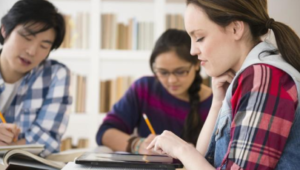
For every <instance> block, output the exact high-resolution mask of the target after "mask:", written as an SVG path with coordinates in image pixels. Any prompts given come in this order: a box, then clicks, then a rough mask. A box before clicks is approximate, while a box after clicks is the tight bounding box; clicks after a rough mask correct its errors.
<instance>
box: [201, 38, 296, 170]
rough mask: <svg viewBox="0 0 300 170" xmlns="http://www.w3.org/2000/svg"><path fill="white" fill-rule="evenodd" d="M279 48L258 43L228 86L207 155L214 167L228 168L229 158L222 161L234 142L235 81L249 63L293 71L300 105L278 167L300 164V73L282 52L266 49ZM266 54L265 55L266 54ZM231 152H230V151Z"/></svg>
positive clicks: (292, 74)
mask: <svg viewBox="0 0 300 170" xmlns="http://www.w3.org/2000/svg"><path fill="white" fill-rule="evenodd" d="M272 50H275V47H273V46H272V45H271V44H268V43H266V42H261V43H260V44H258V45H257V46H255V47H254V48H253V49H252V50H251V51H250V53H249V55H248V56H247V58H246V60H245V62H244V63H243V65H242V67H241V69H240V70H239V71H238V72H237V73H236V75H235V78H234V79H233V81H232V83H231V84H230V86H229V87H228V89H227V92H226V96H225V99H224V101H223V105H222V107H221V109H220V112H219V115H218V118H217V121H216V125H215V128H214V131H213V135H212V137H211V142H210V144H209V147H208V150H207V153H206V156H205V157H206V159H207V160H208V161H209V162H210V163H211V165H213V166H214V167H220V166H221V165H222V168H221V169H224V168H225V167H226V161H225V162H224V164H222V161H223V159H224V157H225V156H228V155H226V153H227V150H228V146H229V142H230V128H231V122H232V106H231V97H232V84H234V82H235V81H237V80H238V79H237V77H239V75H240V74H241V73H242V72H243V71H244V70H245V69H246V68H247V67H249V66H251V65H254V64H258V63H262V64H268V65H272V66H274V67H277V68H279V69H281V70H284V71H285V72H286V73H287V74H289V75H290V76H291V77H292V78H293V80H294V82H295V84H296V86H297V93H298V106H297V111H296V115H295V120H294V123H293V125H292V128H291V131H290V135H289V137H288V140H287V143H286V145H285V148H284V151H283V153H282V155H281V157H280V159H279V162H278V164H277V166H276V168H275V169H280V170H281V169H285V170H295V169H299V168H300V151H299V148H300V108H299V104H300V100H299V99H300V97H299V96H300V73H299V72H298V71H297V70H295V69H294V68H293V67H292V66H291V65H289V64H288V63H286V62H285V61H284V60H283V59H282V58H281V56H280V55H269V54H268V53H267V54H268V55H269V56H266V55H263V54H266V53H263V52H264V51H272ZM262 55H263V57H262ZM229 154H230V153H229Z"/></svg>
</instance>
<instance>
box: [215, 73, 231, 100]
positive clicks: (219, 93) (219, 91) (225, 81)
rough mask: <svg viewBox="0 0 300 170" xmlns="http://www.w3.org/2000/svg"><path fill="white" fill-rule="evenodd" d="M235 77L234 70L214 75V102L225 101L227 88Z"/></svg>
mask: <svg viewBox="0 0 300 170" xmlns="http://www.w3.org/2000/svg"><path fill="white" fill-rule="evenodd" d="M233 78H234V74H233V72H232V71H227V72H226V73H224V74H222V75H220V76H219V77H212V91H213V103H222V102H223V100H224V98H225V94H226V90H227V88H228V86H229V84H230V83H231V82H232V80H233Z"/></svg>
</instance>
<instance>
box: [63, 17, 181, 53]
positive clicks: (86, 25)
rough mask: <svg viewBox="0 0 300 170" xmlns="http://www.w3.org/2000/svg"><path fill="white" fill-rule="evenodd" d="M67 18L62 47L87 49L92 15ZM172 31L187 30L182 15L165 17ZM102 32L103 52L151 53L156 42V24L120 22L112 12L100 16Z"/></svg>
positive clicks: (132, 19)
mask: <svg viewBox="0 0 300 170" xmlns="http://www.w3.org/2000/svg"><path fill="white" fill-rule="evenodd" d="M64 19H65V22H66V34H65V39H64V41H63V43H62V45H61V47H62V48H74V49H88V48H89V34H88V33H89V32H90V30H89V29H90V14H89V13H88V12H78V13H76V14H65V15H64ZM169 28H176V29H181V30H184V23H183V17H182V15H181V14H167V15H166V29H169ZM101 30H102V31H101V33H100V35H101V37H102V38H101V49H121V50H150V49H152V47H153V43H154V41H155V40H154V39H153V37H154V24H153V22H143V21H137V19H136V18H130V19H129V20H128V23H121V22H118V19H117V15H116V14H112V13H108V14H101ZM99 38H100V37H99Z"/></svg>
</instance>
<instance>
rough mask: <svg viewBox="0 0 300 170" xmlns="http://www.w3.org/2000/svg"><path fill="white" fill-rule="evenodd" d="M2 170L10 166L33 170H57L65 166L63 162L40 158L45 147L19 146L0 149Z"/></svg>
mask: <svg viewBox="0 0 300 170" xmlns="http://www.w3.org/2000/svg"><path fill="white" fill-rule="evenodd" d="M0 150H1V153H2V154H1V155H0V170H4V169H6V168H8V167H9V165H18V166H19V167H23V169H24V168H32V169H49V170H57V169H62V168H63V167H64V166H65V163H63V162H56V161H51V160H47V159H45V158H42V157H40V156H38V154H39V153H41V152H42V151H43V150H44V146H43V145H26V146H25V145H19V146H7V147H0Z"/></svg>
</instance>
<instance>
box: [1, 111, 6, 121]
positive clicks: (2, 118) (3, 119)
mask: <svg viewBox="0 0 300 170" xmlns="http://www.w3.org/2000/svg"><path fill="white" fill-rule="evenodd" d="M0 119H1V120H2V123H6V120H5V118H4V117H3V115H2V113H1V112H0Z"/></svg>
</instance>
